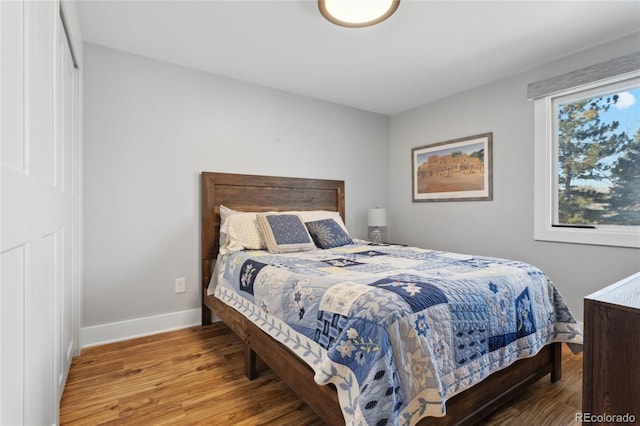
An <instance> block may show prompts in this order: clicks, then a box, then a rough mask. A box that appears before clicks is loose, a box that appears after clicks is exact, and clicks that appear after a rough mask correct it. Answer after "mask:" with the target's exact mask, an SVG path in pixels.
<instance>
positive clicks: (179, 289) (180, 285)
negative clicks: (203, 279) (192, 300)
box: [176, 278, 187, 293]
mask: <svg viewBox="0 0 640 426" xmlns="http://www.w3.org/2000/svg"><path fill="white" fill-rule="evenodd" d="M186 291H187V279H186V278H176V293H184V292H186Z"/></svg>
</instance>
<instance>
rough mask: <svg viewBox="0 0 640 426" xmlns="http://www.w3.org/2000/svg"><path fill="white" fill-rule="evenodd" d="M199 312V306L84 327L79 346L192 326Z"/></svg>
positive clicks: (195, 322)
mask: <svg viewBox="0 0 640 426" xmlns="http://www.w3.org/2000/svg"><path fill="white" fill-rule="evenodd" d="M201 312H202V311H201V309H200V308H198V309H190V310H188V311H180V312H172V313H169V314H162V315H154V316H151V317H144V318H136V319H132V320H127V321H120V322H114V323H109V324H102V325H96V326H93V327H85V328H83V329H82V330H81V332H80V334H81V335H80V339H81V347H82V348H88V347H91V346H97V345H103V344H105V343H112V342H119V341H121V340H127V339H133V338H135V337H142V336H149V335H152V334H158V333H164V332H165V331H171V330H178V329H180V328H187V327H193V326H195V325H199V324H201V321H202V317H201ZM214 319H217V318H214Z"/></svg>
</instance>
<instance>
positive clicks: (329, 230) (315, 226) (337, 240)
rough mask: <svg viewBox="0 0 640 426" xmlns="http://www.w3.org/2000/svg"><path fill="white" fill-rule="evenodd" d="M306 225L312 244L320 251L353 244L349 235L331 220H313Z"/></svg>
mask: <svg viewBox="0 0 640 426" xmlns="http://www.w3.org/2000/svg"><path fill="white" fill-rule="evenodd" d="M306 225H307V229H308V230H309V233H310V234H311V238H313V242H314V243H316V246H318V247H320V248H322V249H329V248H333V247H340V246H345V245H347V244H353V240H352V239H351V237H350V236H349V234H348V233H347V232H345V230H344V229H342V227H341V226H340V225H339V224H338V223H337V222H336V221H335V220H333V219H322V220H315V221H313V222H306Z"/></svg>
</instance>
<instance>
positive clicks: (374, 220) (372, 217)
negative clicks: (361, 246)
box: [367, 207, 387, 244]
mask: <svg viewBox="0 0 640 426" xmlns="http://www.w3.org/2000/svg"><path fill="white" fill-rule="evenodd" d="M367 225H369V226H373V227H374V229H373V230H372V231H371V233H370V234H369V239H370V240H371V241H372V242H374V243H377V244H380V243H382V232H380V229H378V227H381V226H387V212H386V210H385V209H381V208H378V207H376V208H375V209H370V210H369V216H368V218H367Z"/></svg>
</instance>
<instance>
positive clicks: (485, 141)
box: [411, 133, 493, 201]
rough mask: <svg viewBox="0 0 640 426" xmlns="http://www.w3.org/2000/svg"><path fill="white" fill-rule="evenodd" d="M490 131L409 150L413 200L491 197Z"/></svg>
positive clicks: (458, 199)
mask: <svg viewBox="0 0 640 426" xmlns="http://www.w3.org/2000/svg"><path fill="white" fill-rule="evenodd" d="M492 139H493V135H492V133H484V134H481V135H475V136H470V137H465V138H460V139H454V140H450V141H445V142H440V143H435V144H431V145H425V146H420V147H417V148H413V149H412V150H411V171H412V179H413V182H412V187H413V201H472V200H474V201H475V200H491V199H492V196H493V193H492V184H493V182H492V164H491V150H492V142H493V141H492Z"/></svg>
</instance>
